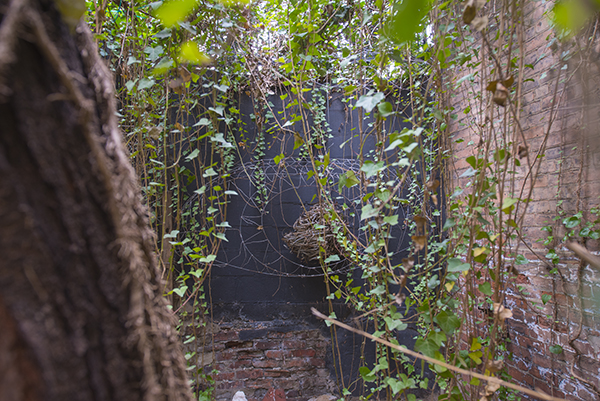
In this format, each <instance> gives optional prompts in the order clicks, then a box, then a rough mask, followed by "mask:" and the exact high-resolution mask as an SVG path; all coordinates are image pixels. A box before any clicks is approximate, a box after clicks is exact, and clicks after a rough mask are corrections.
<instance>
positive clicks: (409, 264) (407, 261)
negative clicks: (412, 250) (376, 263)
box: [402, 256, 415, 273]
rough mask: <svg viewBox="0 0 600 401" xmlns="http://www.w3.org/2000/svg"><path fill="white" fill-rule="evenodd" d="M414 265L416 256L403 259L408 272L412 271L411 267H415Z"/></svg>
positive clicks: (403, 265) (405, 269) (403, 264)
mask: <svg viewBox="0 0 600 401" xmlns="http://www.w3.org/2000/svg"><path fill="white" fill-rule="evenodd" d="M414 265H415V258H413V257H412V256H411V257H410V258H403V259H402V267H403V268H404V271H405V272H406V273H408V272H409V271H410V269H412V268H413V266H414Z"/></svg>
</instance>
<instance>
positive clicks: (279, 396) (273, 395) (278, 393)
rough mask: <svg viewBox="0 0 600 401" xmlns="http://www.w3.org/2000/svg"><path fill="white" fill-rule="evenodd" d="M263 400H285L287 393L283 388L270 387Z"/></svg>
mask: <svg viewBox="0 0 600 401" xmlns="http://www.w3.org/2000/svg"><path fill="white" fill-rule="evenodd" d="M263 401H285V393H284V392H283V390H282V389H280V388H278V389H274V388H272V387H271V388H270V389H269V391H268V392H267V394H266V395H265V398H263Z"/></svg>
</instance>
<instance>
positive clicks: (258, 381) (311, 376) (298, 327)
mask: <svg viewBox="0 0 600 401" xmlns="http://www.w3.org/2000/svg"><path fill="white" fill-rule="evenodd" d="M186 330H187V334H190V333H191V331H192V330H193V328H192V327H191V326H188V327H187V329H186ZM203 333H204V336H203V337H204V338H206V339H207V340H208V341H207V343H206V344H205V345H204V346H203V347H200V348H197V344H194V345H191V344H190V345H189V346H188V350H190V351H195V350H197V356H196V357H195V358H197V360H196V363H197V365H198V366H202V367H203V368H204V371H205V372H210V371H212V370H213V369H216V370H217V371H218V373H216V374H215V375H214V376H213V379H214V380H215V382H216V390H215V399H216V400H217V401H221V400H223V401H225V400H227V401H230V400H231V399H232V397H233V395H234V394H235V393H236V392H237V391H244V393H245V394H246V398H247V399H248V401H262V400H263V399H264V398H265V395H266V394H267V393H268V392H269V391H270V390H271V389H274V390H282V391H283V394H284V395H285V399H286V400H287V401H296V400H297V401H306V400H308V399H310V398H312V397H318V396H321V395H324V394H332V393H335V388H336V385H335V377H331V374H330V370H329V366H328V365H329V363H328V361H327V360H326V359H327V358H326V356H327V355H328V354H331V350H330V349H329V350H328V348H329V347H330V343H331V341H330V339H329V338H327V337H325V336H324V334H323V331H322V330H320V329H316V328H312V327H309V326H307V325H306V323H297V324H294V322H285V323H284V322H279V323H278V322H277V321H268V322H250V321H246V320H243V319H240V320H235V321H232V322H221V323H220V324H214V323H213V324H208V326H207V330H206V331H204V332H203ZM192 348H195V349H192Z"/></svg>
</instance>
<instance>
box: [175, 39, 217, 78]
mask: <svg viewBox="0 0 600 401" xmlns="http://www.w3.org/2000/svg"><path fill="white" fill-rule="evenodd" d="M179 59H180V60H182V61H189V62H190V63H193V64H208V63H210V61H211V59H210V57H208V56H207V55H206V54H204V53H203V52H201V51H200V48H199V47H198V43H196V42H194V41H193V40H188V41H187V42H185V43H184V44H183V45H181V50H180V51H179ZM215 87H216V88H217V89H220V88H219V85H215Z"/></svg>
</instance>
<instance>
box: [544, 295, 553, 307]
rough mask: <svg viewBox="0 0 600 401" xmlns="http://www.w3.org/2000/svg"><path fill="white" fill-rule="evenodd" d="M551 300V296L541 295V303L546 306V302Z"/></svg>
mask: <svg viewBox="0 0 600 401" xmlns="http://www.w3.org/2000/svg"><path fill="white" fill-rule="evenodd" d="M551 299H552V295H550V294H542V303H543V304H544V305H546V304H547V303H548V301H550V300H551Z"/></svg>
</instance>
